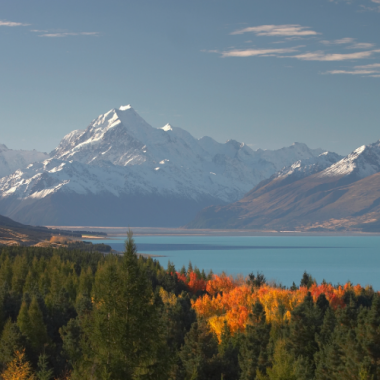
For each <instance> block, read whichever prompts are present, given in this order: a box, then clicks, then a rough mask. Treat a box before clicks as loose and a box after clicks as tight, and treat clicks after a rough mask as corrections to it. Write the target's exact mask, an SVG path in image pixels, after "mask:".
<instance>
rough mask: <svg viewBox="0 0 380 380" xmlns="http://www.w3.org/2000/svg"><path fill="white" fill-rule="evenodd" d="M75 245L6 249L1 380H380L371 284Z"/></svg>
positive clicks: (0, 275)
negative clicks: (181, 262) (202, 265)
mask: <svg viewBox="0 0 380 380" xmlns="http://www.w3.org/2000/svg"><path fill="white" fill-rule="evenodd" d="M74 248H75V247H71V249H68V248H67V247H66V248H58V249H53V248H37V247H16V246H14V247H1V248H0V378H1V379H3V380H11V379H18V380H22V379H36V380H37V379H39V380H50V379H61V380H64V379H73V380H75V379H82V380H83V379H94V380H95V379H102V380H103V379H115V380H118V379H124V380H129V379H131V380H132V379H171V380H214V379H215V380H220V379H224V380H238V379H241V380H253V379H257V380H263V379H268V380H275V379H276V380H293V379H294V380H303V379H305V380H306V379H318V380H328V379H329V380H335V379H360V380H366V379H368V380H379V379H380V295H379V293H378V292H375V291H374V290H373V289H372V287H370V286H367V287H362V286H360V285H355V286H354V285H353V284H351V283H347V284H344V285H339V284H338V285H333V284H330V283H326V282H325V281H323V282H322V283H320V284H317V282H316V281H315V280H314V279H313V277H312V276H311V275H310V274H308V273H306V272H305V273H304V275H303V277H302V278H301V281H300V283H299V284H298V285H297V284H296V283H293V286H292V287H290V288H287V287H285V286H282V285H281V284H276V283H269V282H268V281H266V279H265V276H264V275H263V274H262V273H260V272H257V273H256V274H253V272H252V273H251V274H250V275H249V276H247V277H246V278H243V277H242V276H240V277H239V276H237V277H232V276H228V275H226V274H224V273H221V274H213V273H212V272H210V273H205V272H204V271H203V270H202V271H201V270H200V269H198V268H196V267H193V266H192V265H191V263H190V264H189V265H188V267H187V268H185V267H183V268H181V269H180V270H176V268H175V267H174V266H173V264H172V263H170V262H169V263H168V267H167V268H164V267H163V266H161V265H160V264H159V263H158V261H156V260H154V259H152V258H145V257H142V256H139V255H137V252H136V246H135V243H134V240H133V236H132V233H131V232H130V233H129V235H128V239H127V241H126V244H125V252H124V254H123V255H117V254H113V253H108V254H107V253H100V252H94V251H83V250H80V249H74ZM79 248H80V247H79Z"/></svg>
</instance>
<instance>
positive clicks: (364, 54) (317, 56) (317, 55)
mask: <svg viewBox="0 0 380 380" xmlns="http://www.w3.org/2000/svg"><path fill="white" fill-rule="evenodd" d="M379 52H380V50H369V51H361V52H356V53H350V54H326V53H325V52H323V51H316V52H312V53H304V54H298V55H293V56H291V57H292V58H297V59H301V60H303V61H346V60H350V59H364V58H369V57H371V56H372V55H373V54H374V53H379Z"/></svg>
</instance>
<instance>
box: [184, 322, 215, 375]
mask: <svg viewBox="0 0 380 380" xmlns="http://www.w3.org/2000/svg"><path fill="white" fill-rule="evenodd" d="M179 356H180V358H181V363H182V366H183V370H184V374H185V378H186V379H192V378H194V379H197V380H220V378H221V375H222V363H221V362H220V358H219V356H218V340H217V337H216V335H215V334H214V333H213V332H212V331H210V328H209V326H208V325H207V322H205V321H203V320H199V321H198V322H194V323H193V325H192V326H191V329H190V331H189V332H188V333H187V334H186V337H185V344H184V345H183V346H182V349H181V352H180V354H179Z"/></svg>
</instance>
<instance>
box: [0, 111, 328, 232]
mask: <svg viewBox="0 0 380 380" xmlns="http://www.w3.org/2000/svg"><path fill="white" fill-rule="evenodd" d="M321 152H323V150H321V149H315V150H313V149H310V148H308V147H307V146H306V145H305V144H302V143H294V144H293V145H292V146H290V147H288V148H282V149H279V150H277V151H269V150H265V151H264V150H257V151H253V150H252V149H251V148H249V147H248V146H247V145H246V144H244V143H240V142H237V141H235V140H228V141H227V142H226V143H225V144H222V143H218V142H216V141H215V140H213V139H212V138H210V137H203V138H201V139H196V138H194V137H193V136H191V134H190V133H188V132H187V131H185V130H183V129H181V128H178V127H175V126H170V127H169V126H168V125H166V126H164V127H162V128H154V127H152V126H150V125H149V124H148V123H147V122H146V121H145V120H144V119H142V118H141V117H140V116H139V115H138V114H137V113H136V111H135V110H134V109H133V108H132V107H131V106H130V105H128V106H122V107H120V108H118V109H112V110H110V111H108V112H106V113H105V114H102V115H100V116H98V117H97V118H95V119H94V120H93V121H92V122H91V123H90V124H89V126H88V127H87V128H86V129H84V130H75V131H72V132H70V133H69V134H67V135H66V136H65V137H64V138H63V139H62V140H61V142H60V144H59V145H58V146H57V148H56V149H54V150H53V151H52V152H51V154H50V157H49V158H48V159H46V160H45V161H43V162H40V163H33V164H30V165H29V166H28V167H27V168H24V169H22V170H18V171H16V172H14V173H13V174H11V175H8V176H6V177H3V178H1V179H0V213H3V214H5V215H7V216H10V217H13V218H15V219H16V220H19V221H21V222H24V223H32V222H33V223H37V224H50V225H52V224H59V225H64V224H66V225H70V224H71V225H73V224H77V223H76V222H75V217H74V215H72V216H70V215H68V211H67V212H66V211H65V209H66V210H69V209H70V210H72V211H70V212H75V210H76V212H77V213H78V214H79V215H82V216H83V215H84V214H88V219H90V220H91V221H92V222H93V221H94V218H95V221H96V223H97V224H98V225H101V224H103V221H104V218H102V217H101V215H99V213H98V212H95V211H94V210H93V209H96V208H98V209H100V208H102V209H103V206H104V205H107V203H108V204H109V208H111V209H113V210H115V212H117V210H118V209H119V213H120V212H121V211H120V210H123V213H125V214H126V215H128V214H129V216H128V217H127V216H125V217H124V219H123V215H118V216H117V218H116V217H115V219H117V224H118V225H126V224H127V222H128V223H130V225H136V224H135V223H133V221H134V220H140V221H141V223H142V225H146V226H149V225H150V223H151V222H153V219H154V225H159V224H160V223H161V222H162V223H163V224H162V225H165V226H170V227H172V226H180V225H183V224H185V223H186V222H188V221H189V220H191V218H193V217H195V215H196V213H197V212H198V211H200V210H201V209H202V208H203V207H205V206H208V205H212V204H227V203H230V202H233V201H236V200H238V199H240V198H241V197H243V196H244V194H245V193H247V192H248V191H249V190H251V189H252V187H254V186H255V185H257V184H258V183H259V182H260V181H262V180H263V179H266V178H269V177H270V176H271V175H272V174H274V173H275V172H276V171H278V170H280V169H281V168H282V167H283V166H286V165H290V164H292V163H293V162H294V161H297V160H300V159H310V158H313V157H314V158H315V157H316V156H318V155H319V154H320V153H321ZM86 197H87V200H84V199H85V198H86ZM144 199H145V201H144ZM155 203H157V204H159V205H160V206H157V205H155ZM37 204H38V205H39V206H37ZM48 205H50V206H49V207H48ZM73 205H74V206H73ZM85 205H87V206H85ZM148 205H149V207H150V209H151V210H156V211H155V212H156V213H159V214H160V215H161V216H160V217H157V216H156V215H154V217H153V216H151V217H149V209H148ZM72 206H73V207H72ZM137 206H138V207H139V208H140V212H141V214H143V215H145V216H144V218H139V217H138V216H139V213H138V209H137V208H138V207H137ZM104 207H105V206H104ZM32 209H33V210H34V215H32V213H31V211H30V210H32ZM132 209H133V210H134V211H132ZM39 210H40V211H39ZM42 210H43V211H42ZM106 210H107V208H106V207H105V208H104V211H105V212H106ZM179 214H182V215H179ZM53 215H55V216H53ZM88 219H86V220H83V221H82V222H81V224H93V223H88V222H89V220H88ZM109 219H112V218H109ZM63 220H64V221H65V222H64V223H62V221H63ZM107 220H108V219H107ZM123 220H124V222H123ZM160 220H161V222H160ZM42 221H43V223H42ZM107 223H112V220H109V221H107Z"/></svg>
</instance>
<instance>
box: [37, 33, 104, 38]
mask: <svg viewBox="0 0 380 380" xmlns="http://www.w3.org/2000/svg"><path fill="white" fill-rule="evenodd" d="M98 35H99V32H79V33H74V32H62V33H44V34H40V35H39V37H51V38H55V37H58V38H60V37H69V36H98Z"/></svg>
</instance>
